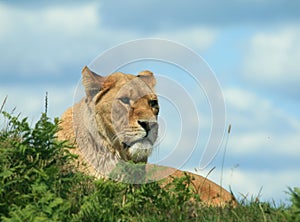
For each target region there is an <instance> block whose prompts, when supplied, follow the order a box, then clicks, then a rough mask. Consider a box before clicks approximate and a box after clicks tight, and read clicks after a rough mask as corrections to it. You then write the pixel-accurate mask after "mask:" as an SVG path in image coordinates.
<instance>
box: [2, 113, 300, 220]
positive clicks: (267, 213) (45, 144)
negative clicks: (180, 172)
mask: <svg viewBox="0 0 300 222" xmlns="http://www.w3.org/2000/svg"><path fill="white" fill-rule="evenodd" d="M2 117H3V119H4V121H5V122H6V123H5V124H4V125H5V126H2V129H1V131H0V218H1V221H300V189H299V188H296V189H294V190H290V192H289V194H290V196H291V206H288V207H285V206H281V207H275V206H271V204H269V203H261V202H259V201H250V202H247V203H246V202H242V203H240V205H239V206H238V207H236V208H232V207H230V206H228V207H224V208H213V207H208V206H203V204H201V200H198V199H197V197H196V196H195V194H194V192H193V190H192V189H191V188H190V187H189V186H188V185H189V183H190V180H191V178H189V177H188V176H187V177H186V178H177V179H174V180H173V182H171V183H170V184H169V185H167V186H168V189H162V188H161V187H160V186H159V184H158V183H157V182H153V183H150V184H144V185H132V184H125V183H120V182H115V181H112V180H106V181H104V180H94V178H92V177H90V176H88V175H84V174H83V173H80V172H79V171H78V170H77V169H76V167H75V164H74V162H75V161H76V156H74V155H72V154H71V153H70V152H69V149H71V148H72V147H71V146H70V144H68V142H67V141H63V142H60V141H57V139H56V137H55V134H56V132H57V131H58V130H59V128H58V119H55V120H54V123H52V122H51V121H50V120H49V118H48V117H47V116H46V114H42V116H41V118H40V120H39V121H38V122H37V123H36V125H35V126H34V127H33V128H31V127H30V126H29V124H28V122H27V119H26V118H25V119H23V120H19V118H18V117H14V116H12V115H10V114H8V113H6V112H2Z"/></svg>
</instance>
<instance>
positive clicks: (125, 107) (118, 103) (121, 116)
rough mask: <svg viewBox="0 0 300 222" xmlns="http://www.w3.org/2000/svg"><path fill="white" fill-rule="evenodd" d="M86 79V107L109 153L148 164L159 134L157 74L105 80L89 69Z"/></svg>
mask: <svg viewBox="0 0 300 222" xmlns="http://www.w3.org/2000/svg"><path fill="white" fill-rule="evenodd" d="M82 77H83V78H82V83H83V86H84V88H85V92H86V99H85V103H86V105H87V106H88V108H89V112H90V115H93V116H94V120H95V126H96V128H97V129H96V130H97V131H98V133H99V135H100V136H101V139H102V140H105V142H106V146H107V149H108V150H109V151H110V152H111V153H113V154H116V155H117V156H118V157H119V158H120V159H122V160H124V161H129V160H132V161H133V162H147V158H148V157H149V155H150V154H151V151H152V147H153V144H154V142H155V141H156V139H157V133H158V123H157V116H158V112H159V105H158V98H157V95H156V94H155V92H154V86H155V83H156V80H155V78H154V76H153V73H152V72H150V71H143V72H140V73H139V74H138V75H137V76H134V75H131V74H124V73H120V72H118V73H114V74H111V75H109V76H107V77H102V76H100V75H98V74H96V73H94V72H92V71H91V70H90V69H89V68H88V67H85V68H84V69H83V71H82Z"/></svg>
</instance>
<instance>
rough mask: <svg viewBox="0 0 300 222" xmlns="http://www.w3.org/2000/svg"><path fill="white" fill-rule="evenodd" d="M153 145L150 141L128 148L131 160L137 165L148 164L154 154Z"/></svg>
mask: <svg viewBox="0 0 300 222" xmlns="http://www.w3.org/2000/svg"><path fill="white" fill-rule="evenodd" d="M152 148H153V145H152V143H151V142H150V141H148V140H142V141H138V142H136V143H134V144H132V146H130V147H129V148H128V153H129V155H130V157H131V160H132V161H133V162H135V163H140V162H144V163H146V162H147V159H148V157H149V156H150V154H151V152H152Z"/></svg>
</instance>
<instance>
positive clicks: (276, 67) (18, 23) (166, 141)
mask: <svg viewBox="0 0 300 222" xmlns="http://www.w3.org/2000/svg"><path fill="white" fill-rule="evenodd" d="M299 10H300V3H299V1H297V0H290V1H284V0H227V1H216V0H212V1H196V0H190V1H189V0H188V1H178V2H175V1H170V0H166V1H158V0H154V1H147V2H146V1H137V0H129V1H126V3H123V4H121V3H120V1H116V0H110V1H108V0H107V1H99V2H98V1H65V3H64V4H62V3H60V1H48V2H46V1H39V2H34V1H26V3H24V2H23V1H14V2H11V1H0V18H1V19H0V30H1V32H0V49H1V50H0V100H4V98H5V96H6V95H8V101H7V103H6V105H5V110H7V111H9V110H11V109H12V108H13V107H16V108H17V111H18V112H21V113H22V114H23V115H24V116H28V117H29V120H30V121H32V122H34V121H36V120H37V119H38V118H39V116H40V113H41V112H43V111H44V96H45V93H46V91H47V92H48V94H49V107H48V112H49V115H50V116H51V117H57V116H60V115H61V114H62V113H63V111H64V110H65V109H66V108H68V107H70V106H71V105H72V104H73V103H74V97H77V95H78V91H80V89H78V88H77V85H78V83H79V82H80V77H81V69H82V68H83V67H84V66H85V65H89V64H90V65H91V66H92V65H94V63H93V62H92V61H94V62H95V60H94V59H95V58H96V57H97V56H98V55H100V54H102V53H103V52H105V51H106V50H109V49H110V48H112V47H115V46H116V45H120V44H122V43H124V42H128V41H133V40H136V39H141V38H156V39H165V40H171V41H174V42H177V43H179V44H181V45H184V46H186V47H187V48H188V49H191V50H193V51H195V52H196V53H197V54H198V55H199V56H201V57H202V58H203V60H204V61H205V62H206V63H207V67H210V68H211V69H212V71H213V73H212V74H211V75H213V76H214V77H215V78H216V79H217V81H218V82H219V84H220V86H221V89H222V95H223V97H224V101H225V105H226V113H224V112H221V111H219V113H218V114H219V115H220V116H222V115H226V123H225V127H227V126H228V125H229V124H231V125H232V130H231V133H230V136H229V138H228V144H227V150H226V154H225V162H224V165H223V182H222V184H223V185H224V187H225V188H228V187H229V186H231V188H232V190H233V192H234V193H235V194H236V195H237V196H238V197H241V196H243V195H248V197H249V198H250V197H251V196H252V195H253V196H255V197H256V195H258V194H259V191H260V189H261V188H262V191H261V196H260V198H261V199H262V200H275V201H276V202H278V203H279V202H280V201H286V199H287V197H288V196H287V195H286V194H285V191H287V187H288V186H290V187H294V186H300V176H299V171H300V161H299V160H300V103H299V102H300V87H299V85H300V66H299V59H300V42H299V39H300V14H299ZM156 50H160V49H156ZM161 50H163V48H162V49H161ZM179 56H180V55H179ZM183 60H184V58H183ZM186 60H187V59H186ZM176 65H177V64H167V63H164V62H161V61H149V60H147V61H139V62H135V63H131V64H128V65H125V66H124V67H121V70H122V71H124V72H130V73H133V74H136V73H137V72H138V71H141V70H143V69H150V70H152V71H153V72H155V74H157V76H158V79H159V80H161V81H160V82H158V86H157V90H158V93H159V95H160V99H161V104H160V105H161V109H162V112H161V117H160V122H161V129H160V131H161V136H160V139H161V141H160V144H159V145H158V147H157V149H156V150H155V152H154V153H153V156H152V157H151V158H150V161H151V162H154V163H163V160H164V159H165V157H167V156H170V155H171V154H172V153H175V154H176V155H174V158H179V157H180V155H181V154H183V153H187V152H189V153H191V156H189V158H185V159H184V164H183V165H182V168H183V169H187V170H190V171H194V168H198V173H200V174H202V175H206V174H207V172H208V171H209V170H210V169H212V168H213V167H216V169H215V170H214V171H213V172H212V173H211V174H210V175H209V178H210V179H212V180H214V181H215V182H218V183H219V181H220V179H221V171H222V158H223V153H224V147H225V144H226V136H227V135H226V133H225V139H224V141H223V143H222V144H221V146H220V149H219V153H218V154H217V156H216V157H215V158H214V159H213V160H212V161H211V162H210V164H209V165H208V166H207V167H206V168H205V169H199V168H200V167H199V166H200V165H201V163H199V160H200V159H201V158H200V157H201V153H203V152H204V150H205V146H206V145H207V141H208V140H209V138H210V132H211V130H212V123H213V118H212V110H211V107H210V105H211V103H212V101H209V99H208V98H207V94H206V93H207V92H206V90H205V87H204V89H203V88H201V87H199V86H198V85H197V84H196V85H195V80H194V79H193V78H191V75H190V74H189V73H187V72H185V71H184V70H182V69H180V68H178V66H176ZM208 69H209V68H208ZM102 74H103V75H107V74H108V73H102ZM200 74H201V73H200ZM166 79H167V82H165V81H166ZM164 83H168V85H164ZM168 86H169V87H168ZM173 86H174V87H173ZM176 87H177V88H176ZM197 87H198V88H199V89H197ZM79 88H80V87H79ZM166 88H168V90H169V91H168V90H166ZM172 90H173V91H172ZM180 90H182V93H178V92H181V91H180ZM176 92H177V93H178V94H179V95H178V94H175V93H176ZM79 94H80V93H79ZM74 95H76V96H74ZM174 95H176V96H174ZM183 95H184V96H183ZM75 100H76V98H75ZM188 100H190V101H191V103H190V104H192V105H191V106H192V107H194V111H191V110H190V109H184V106H183V105H182V104H183V103H184V102H186V101H188ZM1 103H2V102H1ZM186 126H188V128H189V129H190V131H188V130H185V127H186ZM195 132H196V135H198V136H199V137H197V140H198V141H197V142H196V148H195V150H192V151H191V148H192V147H193V142H191V141H193V139H194V137H195ZM178 138H179V139H178ZM180 140H182V143H180V142H181V141H180ZM178 144H179V146H178ZM171 156H172V155H171ZM175 162H176V161H175ZM166 163H168V164H169V165H172V161H171V162H166ZM176 164H177V162H176V163H174V164H173V165H176ZM176 166H177V165H176Z"/></svg>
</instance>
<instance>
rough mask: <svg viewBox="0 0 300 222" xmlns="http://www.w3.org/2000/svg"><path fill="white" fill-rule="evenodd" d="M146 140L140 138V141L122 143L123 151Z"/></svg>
mask: <svg viewBox="0 0 300 222" xmlns="http://www.w3.org/2000/svg"><path fill="white" fill-rule="evenodd" d="M145 140H146V139H145V138H142V139H138V140H135V141H132V142H130V143H129V142H122V144H123V148H124V149H125V150H128V149H129V148H130V147H132V146H133V145H134V144H136V143H143V142H144V141H145Z"/></svg>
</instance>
